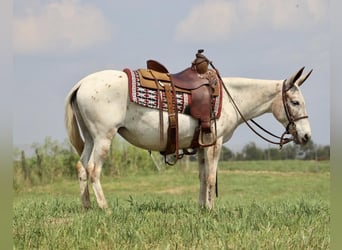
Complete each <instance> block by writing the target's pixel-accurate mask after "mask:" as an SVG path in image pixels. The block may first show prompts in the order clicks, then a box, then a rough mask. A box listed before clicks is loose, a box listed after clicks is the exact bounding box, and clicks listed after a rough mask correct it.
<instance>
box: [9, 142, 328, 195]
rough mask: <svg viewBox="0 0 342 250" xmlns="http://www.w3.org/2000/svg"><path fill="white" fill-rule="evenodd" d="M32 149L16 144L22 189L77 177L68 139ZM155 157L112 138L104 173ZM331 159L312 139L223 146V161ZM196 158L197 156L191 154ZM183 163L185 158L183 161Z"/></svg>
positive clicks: (138, 166)
mask: <svg viewBox="0 0 342 250" xmlns="http://www.w3.org/2000/svg"><path fill="white" fill-rule="evenodd" d="M30 149H31V150H30V151H31V152H27V151H25V150H21V149H19V148H17V147H14V154H13V156H14V161H13V177H14V178H13V185H14V188H15V189H20V188H21V187H24V186H26V185H36V184H44V183H52V182H54V181H55V180H57V179H61V178H77V173H76V170H75V165H76V163H77V161H78V160H79V156H78V155H77V153H76V152H75V150H74V149H73V148H72V146H71V145H70V144H69V143H68V142H67V141H64V142H62V143H61V142H59V141H57V140H53V139H52V138H51V137H46V138H45V140H44V142H43V143H41V144H39V143H33V144H32V145H31V146H30ZM156 159H157V160H158V161H159V163H160V162H162V159H161V156H159V153H153V154H152V157H151V155H150V153H149V152H148V151H146V150H143V149H139V148H137V147H134V146H132V145H130V144H128V143H127V142H125V141H123V140H121V139H120V138H115V139H114V140H113V143H112V146H111V150H110V151H109V155H108V158H107V160H106V162H105V164H104V166H103V174H104V175H107V176H120V175H124V174H127V173H132V172H133V173H134V172H138V171H139V173H141V172H144V171H146V172H147V171H151V170H155V169H156V164H155V163H156ZM289 159H302V160H329V159H330V146H320V145H316V144H315V143H313V142H312V141H311V142H309V143H308V144H306V145H305V146H303V147H300V146H298V145H295V144H287V145H285V146H284V147H283V149H282V150H279V149H278V148H274V147H268V148H266V149H262V148H259V147H257V146H256V144H255V143H254V142H250V143H248V144H246V145H245V146H244V147H243V148H242V150H241V151H240V152H233V151H232V150H231V149H229V147H227V146H223V147H222V151H221V159H220V160H221V161H249V160H289ZM189 160H190V161H196V160H197V157H196V155H194V156H191V157H189ZM180 164H182V161H180Z"/></svg>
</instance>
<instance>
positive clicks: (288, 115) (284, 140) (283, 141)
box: [210, 62, 308, 149]
mask: <svg viewBox="0 0 342 250" xmlns="http://www.w3.org/2000/svg"><path fill="white" fill-rule="evenodd" d="M210 65H211V66H212V67H213V69H214V70H215V71H216V73H217V75H218V77H219V79H220V81H221V82H222V86H223V88H224V90H225V92H226V93H227V95H228V97H229V99H230V100H231V101H232V104H233V106H234V107H235V109H236V111H237V112H238V113H239V115H240V116H241V118H242V120H243V121H244V122H245V123H246V125H247V126H248V127H249V128H250V129H251V130H252V131H253V132H254V133H255V134H256V135H258V136H259V137H260V138H262V139H263V140H265V141H267V142H269V143H272V144H276V145H279V147H280V149H281V148H282V147H283V145H285V144H287V143H289V142H291V141H293V140H294V139H293V137H292V138H285V135H287V134H291V133H290V127H291V126H292V128H293V129H294V130H295V129H296V123H295V122H296V121H298V120H301V119H306V118H308V116H307V115H305V116H300V117H294V116H293V114H292V112H291V109H290V106H289V104H288V96H287V94H286V93H287V91H288V90H290V88H288V89H286V86H285V82H286V79H285V80H284V81H283V87H282V101H283V106H284V110H285V114H286V118H287V120H288V124H287V126H286V128H285V129H286V130H285V132H284V133H283V134H282V135H281V136H277V135H275V134H273V133H271V132H270V131H268V130H267V129H265V128H263V127H262V126H261V125H259V124H258V123H257V122H256V121H254V120H253V119H250V121H251V122H252V123H253V124H254V125H256V126H257V127H258V128H260V129H261V130H263V131H264V132H265V133H267V134H269V135H271V136H273V137H275V138H277V139H280V141H279V142H277V141H272V140H270V139H268V138H266V137H264V136H263V135H261V134H260V133H259V132H257V131H256V130H255V129H254V128H253V127H252V126H251V124H249V122H248V121H247V119H246V118H245V117H244V116H243V115H242V113H241V111H240V109H239V108H238V106H237V105H236V103H235V101H234V99H233V97H232V96H231V95H230V93H229V91H228V89H227V87H226V86H225V84H224V82H223V81H222V78H221V76H220V74H219V72H218V70H217V69H216V68H215V66H214V65H213V64H212V62H210Z"/></svg>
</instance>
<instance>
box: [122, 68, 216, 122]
mask: <svg viewBox="0 0 342 250" xmlns="http://www.w3.org/2000/svg"><path fill="white" fill-rule="evenodd" d="M123 71H124V72H125V73H126V74H127V77H128V88H129V97H130V100H131V102H134V103H137V104H139V105H142V106H144V107H148V108H152V109H159V107H160V103H159V101H158V91H157V90H156V89H149V88H145V87H143V86H142V85H141V83H140V76H139V72H138V71H137V70H130V69H124V70H123ZM220 93H222V91H221V88H220ZM160 95H161V97H162V98H161V100H162V107H163V110H164V111H166V112H167V111H168V109H167V101H166V95H165V92H164V91H160ZM176 99H177V109H178V112H179V113H182V114H189V109H188V108H187V107H188V106H189V105H190V104H191V94H189V93H183V92H177V91H176ZM221 102H222V95H219V96H217V97H215V98H213V104H212V105H213V106H214V112H215V116H216V118H219V117H220V115H221Z"/></svg>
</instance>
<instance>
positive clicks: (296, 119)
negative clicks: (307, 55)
mask: <svg viewBox="0 0 342 250" xmlns="http://www.w3.org/2000/svg"><path fill="white" fill-rule="evenodd" d="M303 70H304V67H303V68H301V69H300V70H299V71H298V72H297V73H296V74H294V75H292V76H291V77H290V78H289V79H286V80H285V81H284V82H283V86H282V91H281V92H280V94H279V95H277V97H276V98H275V99H274V102H273V104H272V113H273V115H274V117H275V118H276V119H277V120H278V121H279V122H281V123H282V124H283V126H284V127H285V128H286V131H287V132H288V133H290V134H291V135H292V137H293V141H294V142H295V143H296V144H302V145H304V144H306V143H307V142H308V141H309V140H310V138H311V128H310V123H309V119H308V115H307V111H306V107H305V100H304V97H303V95H302V93H301V91H300V86H301V85H302V84H303V82H304V81H305V80H306V79H307V78H308V77H309V76H310V74H311V72H312V70H311V71H309V72H308V73H307V74H305V75H302V73H303Z"/></svg>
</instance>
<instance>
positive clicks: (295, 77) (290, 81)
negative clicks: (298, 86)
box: [285, 67, 305, 90]
mask: <svg viewBox="0 0 342 250" xmlns="http://www.w3.org/2000/svg"><path fill="white" fill-rule="evenodd" d="M304 68H305V67H302V68H301V69H300V70H298V71H297V73H295V74H293V75H292V76H291V77H290V78H288V79H287V80H286V82H285V84H286V89H287V90H289V89H290V88H292V86H293V85H294V84H295V82H296V81H297V80H298V79H299V78H300V76H301V75H302V73H303V70H304Z"/></svg>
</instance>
